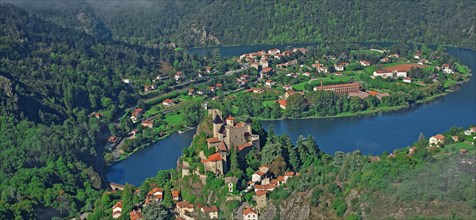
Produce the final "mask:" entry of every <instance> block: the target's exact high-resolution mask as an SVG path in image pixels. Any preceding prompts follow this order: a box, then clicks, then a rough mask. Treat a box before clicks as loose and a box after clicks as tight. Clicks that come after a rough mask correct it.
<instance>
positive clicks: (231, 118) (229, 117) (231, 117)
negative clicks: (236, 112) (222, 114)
mask: <svg viewBox="0 0 476 220" xmlns="http://www.w3.org/2000/svg"><path fill="white" fill-rule="evenodd" d="M226 120H234V118H233V116H231V115H230V116H228V118H226Z"/></svg>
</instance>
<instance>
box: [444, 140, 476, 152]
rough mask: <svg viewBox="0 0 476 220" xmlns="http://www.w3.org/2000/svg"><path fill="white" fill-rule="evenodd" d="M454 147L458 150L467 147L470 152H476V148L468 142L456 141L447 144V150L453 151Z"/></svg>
mask: <svg viewBox="0 0 476 220" xmlns="http://www.w3.org/2000/svg"><path fill="white" fill-rule="evenodd" d="M452 148H455V149H456V150H460V149H466V150H468V151H470V152H474V151H476V148H475V147H474V146H473V145H471V144H469V143H466V142H459V143H454V144H448V145H446V146H445V151H448V152H449V151H452V150H451V149H452Z"/></svg>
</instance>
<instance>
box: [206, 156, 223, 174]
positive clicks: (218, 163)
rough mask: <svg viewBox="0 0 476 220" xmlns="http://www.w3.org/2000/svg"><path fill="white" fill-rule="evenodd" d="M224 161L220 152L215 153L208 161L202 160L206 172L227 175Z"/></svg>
mask: <svg viewBox="0 0 476 220" xmlns="http://www.w3.org/2000/svg"><path fill="white" fill-rule="evenodd" d="M224 159H225V160H226V157H225V158H223V157H222V155H221V154H220V152H217V153H214V154H212V155H210V156H208V158H207V159H205V160H202V163H203V165H204V167H205V172H209V171H210V172H213V173H215V174H216V175H225V173H226V171H227V170H226V166H225V164H224Z"/></svg>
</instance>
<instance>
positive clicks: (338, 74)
mask: <svg viewBox="0 0 476 220" xmlns="http://www.w3.org/2000/svg"><path fill="white" fill-rule="evenodd" d="M334 75H336V76H342V75H343V74H342V72H335V73H334Z"/></svg>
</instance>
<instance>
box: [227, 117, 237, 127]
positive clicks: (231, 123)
mask: <svg viewBox="0 0 476 220" xmlns="http://www.w3.org/2000/svg"><path fill="white" fill-rule="evenodd" d="M226 124H227V125H228V126H234V125H235V119H234V118H233V117H232V116H231V115H230V116H228V118H226Z"/></svg>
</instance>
